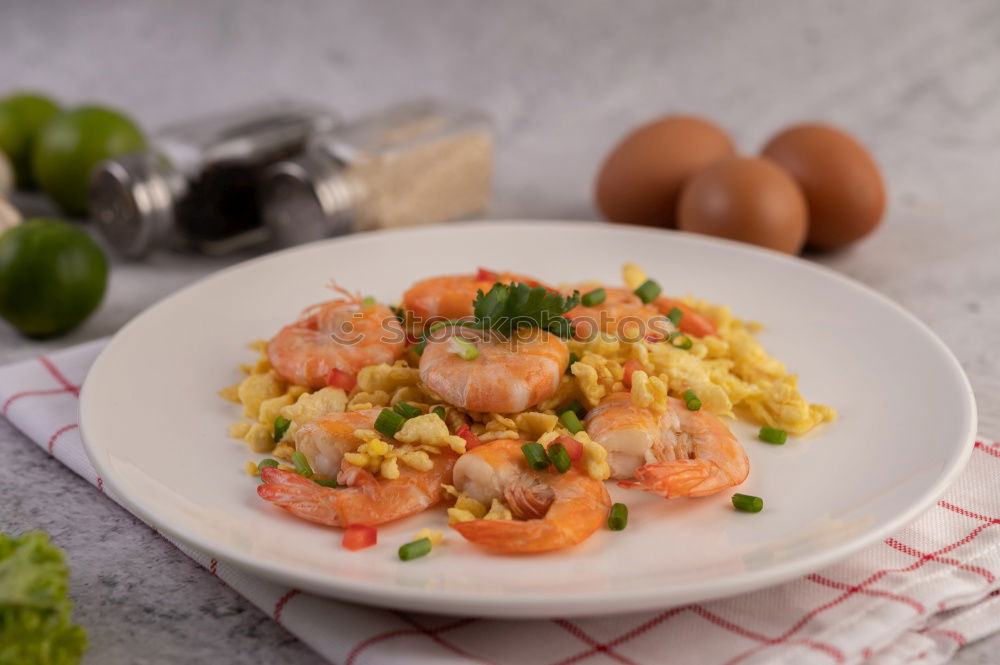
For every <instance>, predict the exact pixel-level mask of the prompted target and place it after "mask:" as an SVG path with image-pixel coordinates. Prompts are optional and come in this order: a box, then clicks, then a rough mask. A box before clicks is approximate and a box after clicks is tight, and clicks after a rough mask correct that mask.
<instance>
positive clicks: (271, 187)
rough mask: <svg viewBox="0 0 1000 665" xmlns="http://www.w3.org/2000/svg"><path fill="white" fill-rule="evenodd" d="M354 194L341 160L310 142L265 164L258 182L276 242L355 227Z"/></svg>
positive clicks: (287, 243)
mask: <svg viewBox="0 0 1000 665" xmlns="http://www.w3.org/2000/svg"><path fill="white" fill-rule="evenodd" d="M353 198H354V194H353V192H352V190H351V186H350V184H349V182H348V180H347V178H345V177H344V169H343V166H342V164H341V163H340V162H338V161H337V160H336V159H334V158H332V157H331V156H329V155H328V154H327V153H326V152H325V151H324V150H322V149H316V148H313V149H311V150H308V151H306V152H305V153H303V154H301V155H299V156H298V157H295V158H293V159H288V160H285V161H282V162H278V163H277V164H275V165H273V166H272V167H271V168H270V169H268V171H267V174H266V175H265V178H264V183H263V185H262V187H261V202H260V206H261V216H262V217H263V219H264V224H265V226H267V228H268V231H269V232H270V236H271V240H272V242H273V243H274V244H275V245H277V246H279V247H290V246H292V245H300V244H302V243H306V242H311V241H313V240H320V239H321V238H328V237H330V236H336V235H342V234H344V233H349V232H350V231H352V230H353V223H354V213H353V210H352V204H353V202H354V201H353Z"/></svg>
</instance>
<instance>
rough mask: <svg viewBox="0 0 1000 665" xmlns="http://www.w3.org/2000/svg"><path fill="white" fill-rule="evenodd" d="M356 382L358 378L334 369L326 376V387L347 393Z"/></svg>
mask: <svg viewBox="0 0 1000 665" xmlns="http://www.w3.org/2000/svg"><path fill="white" fill-rule="evenodd" d="M357 382H358V377H357V375H356V374H350V373H348V372H345V371H344V370H342V369H337V368H336V367H334V368H333V369H331V370H330V373H329V374H327V375H326V385H328V386H332V387H334V388H343V389H344V390H346V391H348V392H350V391H351V390H352V389H353V388H354V386H355V385H356V384H357Z"/></svg>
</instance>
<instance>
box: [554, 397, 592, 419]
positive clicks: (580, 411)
mask: <svg viewBox="0 0 1000 665" xmlns="http://www.w3.org/2000/svg"><path fill="white" fill-rule="evenodd" d="M566 411H572V412H573V413H575V414H576V415H577V417H580V416H583V415H586V413H587V410H586V409H584V408H583V404H580V400H576V399H575V400H573V401H572V402H570V403H569V404H567V405H566V406H564V407H563V408H561V409H559V410H558V411H557V412H556V413H557V415H560V416H561V415H562V414H563V413H564V412H566Z"/></svg>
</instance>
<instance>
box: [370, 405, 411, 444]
mask: <svg viewBox="0 0 1000 665" xmlns="http://www.w3.org/2000/svg"><path fill="white" fill-rule="evenodd" d="M405 422H406V418H404V417H403V416H401V415H399V414H398V413H396V412H395V411H393V410H392V409H382V411H381V413H379V414H378V418H376V419H375V431H377V432H379V433H381V434H385V435H386V436H387V437H389V438H390V439H391V438H392V437H394V436H396V432H398V431H399V430H400V428H401V427H402V426H403V423H405Z"/></svg>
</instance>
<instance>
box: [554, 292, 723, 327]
mask: <svg viewBox="0 0 1000 665" xmlns="http://www.w3.org/2000/svg"><path fill="white" fill-rule="evenodd" d="M604 292H605V294H606V296H605V298H604V302H602V303H600V304H599V305H593V306H591V307H585V306H583V305H578V306H577V307H574V308H573V309H571V310H570V311H569V312H567V313H566V316H567V317H569V318H570V319H571V320H572V321H573V325H574V326H575V330H576V336H577V338H578V339H588V338H590V337H592V336H593V335H594V333H595V332H604V333H608V334H614V335H616V336H618V337H620V338H622V339H626V340H637V339H647V340H662V339H664V338H666V336H667V335H668V334H669V333H670V332H672V331H673V330H674V328H673V324H671V323H670V321H669V319H668V318H667V315H669V314H670V312H671V310H673V309H674V308H677V309H679V310H680V311H681V319H680V322H679V323H678V325H677V329H678V330H680V331H681V332H682V333H685V334H687V335H694V336H695V337H704V336H705V335H712V334H715V324H714V323H713V322H712V321H711V320H710V319H708V318H707V317H705V316H703V315H701V314H700V313H698V312H697V311H696V310H695V309H694V308H692V307H691V306H690V305H688V304H686V303H684V302H682V301H680V300H675V299H673V298H667V297H665V296H660V297H659V298H657V299H656V300H654V301H653V302H652V303H651V304H649V305H646V304H643V302H642V300H640V299H639V296H637V295H635V294H634V293H633V292H631V291H629V290H628V289H622V288H616V287H605V289H604Z"/></svg>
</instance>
